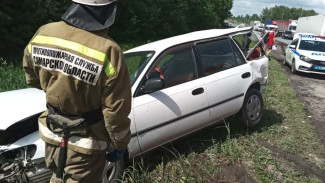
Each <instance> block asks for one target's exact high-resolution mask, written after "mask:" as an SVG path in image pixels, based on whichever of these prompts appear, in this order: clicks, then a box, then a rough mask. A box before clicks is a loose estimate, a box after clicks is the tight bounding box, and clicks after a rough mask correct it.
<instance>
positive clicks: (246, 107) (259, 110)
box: [240, 88, 264, 128]
mask: <svg viewBox="0 0 325 183" xmlns="http://www.w3.org/2000/svg"><path fill="white" fill-rule="evenodd" d="M263 110H264V104H263V97H262V95H261V93H260V92H259V91H258V90H257V89H254V88H253V89H250V90H248V91H247V93H246V95H245V99H244V103H243V106H242V109H241V111H240V114H241V115H240V117H241V119H240V121H241V124H242V125H244V126H245V127H246V128H251V127H254V126H255V125H257V124H258V123H259V122H260V121H261V118H262V114H263Z"/></svg>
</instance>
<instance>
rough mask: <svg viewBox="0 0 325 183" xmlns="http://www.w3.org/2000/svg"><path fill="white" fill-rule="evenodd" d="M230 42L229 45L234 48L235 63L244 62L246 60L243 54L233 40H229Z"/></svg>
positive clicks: (240, 63)
mask: <svg viewBox="0 0 325 183" xmlns="http://www.w3.org/2000/svg"><path fill="white" fill-rule="evenodd" d="M231 43H232V44H231V46H232V49H233V50H234V54H235V58H236V62H237V64H238V65H242V64H245V63H246V60H245V58H244V56H243V55H242V54H241V52H240V51H239V49H238V48H237V46H236V44H235V43H234V42H233V41H231Z"/></svg>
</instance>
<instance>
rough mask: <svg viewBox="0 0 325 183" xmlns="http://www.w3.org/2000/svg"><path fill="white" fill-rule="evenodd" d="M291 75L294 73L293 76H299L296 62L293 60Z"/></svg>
mask: <svg viewBox="0 0 325 183" xmlns="http://www.w3.org/2000/svg"><path fill="white" fill-rule="evenodd" d="M291 73H292V74H297V70H296V62H295V60H292V64H291Z"/></svg>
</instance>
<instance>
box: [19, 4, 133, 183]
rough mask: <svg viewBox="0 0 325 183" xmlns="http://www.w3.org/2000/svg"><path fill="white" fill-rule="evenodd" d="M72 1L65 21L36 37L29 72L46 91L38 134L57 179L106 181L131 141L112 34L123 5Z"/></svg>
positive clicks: (124, 80) (127, 87)
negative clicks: (110, 167)
mask: <svg viewBox="0 0 325 183" xmlns="http://www.w3.org/2000/svg"><path fill="white" fill-rule="evenodd" d="M72 1H73V2H72V4H71V6H70V8H69V9H68V10H67V11H66V12H65V14H64V15H63V16H62V20H63V21H60V22H54V23H50V24H47V25H44V26H42V27H40V28H39V30H38V31H37V32H36V34H35V35H34V37H33V38H32V40H31V41H30V42H29V44H28V45H27V47H26V48H25V50H24V58H23V68H24V71H25V75H26V82H27V84H29V85H31V86H34V87H37V88H40V89H42V90H44V92H45V93H46V102H47V106H48V110H47V111H45V112H44V113H43V114H42V115H41V116H40V117H39V131H40V137H41V139H42V140H44V141H45V151H46V154H45V161H46V164H47V166H48V168H49V169H51V170H52V171H53V175H52V178H51V182H52V183H56V182H102V174H103V169H104V166H105V163H106V160H108V161H110V162H115V161H117V160H118V159H119V158H120V157H121V156H123V153H124V152H125V150H126V147H127V145H128V143H129V141H130V136H131V132H130V119H129V118H128V115H129V113H130V110H131V84H130V78H129V73H128V69H127V66H126V63H125V59H124V56H123V53H122V51H121V49H120V47H119V46H118V45H117V44H116V43H115V42H114V41H113V40H112V39H111V38H109V37H108V36H107V30H108V27H110V26H111V25H112V24H113V22H114V21H115V14H116V6H117V0H72ZM111 146H112V147H113V148H114V150H113V151H112V152H110V153H108V154H106V150H108V149H109V147H111Z"/></svg>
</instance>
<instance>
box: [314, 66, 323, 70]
mask: <svg viewBox="0 0 325 183" xmlns="http://www.w3.org/2000/svg"><path fill="white" fill-rule="evenodd" d="M314 69H316V70H323V71H325V67H323V66H318V65H315V66H314Z"/></svg>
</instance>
